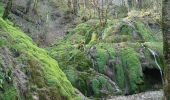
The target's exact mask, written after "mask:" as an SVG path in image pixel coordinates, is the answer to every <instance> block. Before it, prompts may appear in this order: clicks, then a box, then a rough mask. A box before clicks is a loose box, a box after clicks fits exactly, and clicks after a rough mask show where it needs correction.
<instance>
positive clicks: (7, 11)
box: [2, 0, 12, 19]
mask: <svg viewBox="0 0 170 100" xmlns="http://www.w3.org/2000/svg"><path fill="white" fill-rule="evenodd" d="M11 9H12V0H8V2H7V5H6V7H5V11H4V14H3V16H2V18H3V19H6V18H7V17H8V15H9V14H10V11H11Z"/></svg>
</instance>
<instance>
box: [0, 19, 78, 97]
mask: <svg viewBox="0 0 170 100" xmlns="http://www.w3.org/2000/svg"><path fill="white" fill-rule="evenodd" d="M12 25H13V24H12V23H10V22H9V21H4V20H3V19H2V18H0V99H1V100H18V99H21V100H28V99H30V100H44V99H45V100H76V99H80V98H79V97H78V95H77V94H76V93H75V89H74V88H73V86H72V85H71V83H70V82H69V81H68V79H67V78H66V75H65V74H64V73H63V72H62V70H61V69H60V68H59V66H58V63H57V61H55V60H54V59H52V58H51V57H50V56H49V55H48V54H47V52H46V51H45V50H44V49H41V48H39V47H37V45H36V44H35V43H33V42H32V39H31V38H30V37H28V36H27V35H25V34H24V33H23V32H22V31H20V30H19V29H18V28H14V27H13V26H12Z"/></svg>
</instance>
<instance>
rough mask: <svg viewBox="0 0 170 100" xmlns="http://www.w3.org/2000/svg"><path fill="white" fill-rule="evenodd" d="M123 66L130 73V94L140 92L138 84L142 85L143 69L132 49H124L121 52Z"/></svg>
mask: <svg viewBox="0 0 170 100" xmlns="http://www.w3.org/2000/svg"><path fill="white" fill-rule="evenodd" d="M121 56H122V59H123V61H122V62H123V66H124V68H125V70H126V69H127V71H128V76H127V77H128V78H129V81H130V84H129V85H130V88H131V89H130V92H134V91H137V90H138V84H141V83H142V79H141V77H142V75H143V74H142V67H141V64H140V61H139V57H138V54H137V53H136V52H135V51H134V49H132V48H124V49H123V50H122V52H121Z"/></svg>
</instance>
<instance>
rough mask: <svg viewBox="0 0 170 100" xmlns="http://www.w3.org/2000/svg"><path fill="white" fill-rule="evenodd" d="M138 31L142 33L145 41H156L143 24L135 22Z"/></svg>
mask: <svg viewBox="0 0 170 100" xmlns="http://www.w3.org/2000/svg"><path fill="white" fill-rule="evenodd" d="M135 26H136V30H137V31H138V32H139V33H140V35H141V36H142V38H143V39H144V41H145V42H146V41H155V37H154V35H153V34H152V32H151V30H150V29H149V28H148V26H147V25H145V24H144V23H143V22H140V21H136V22H135Z"/></svg>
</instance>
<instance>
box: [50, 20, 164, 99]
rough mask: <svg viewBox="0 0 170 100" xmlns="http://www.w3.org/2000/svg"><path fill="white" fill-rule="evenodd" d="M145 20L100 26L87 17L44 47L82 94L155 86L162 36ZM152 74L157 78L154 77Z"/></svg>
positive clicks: (127, 91) (98, 94) (125, 91)
mask: <svg viewBox="0 0 170 100" xmlns="http://www.w3.org/2000/svg"><path fill="white" fill-rule="evenodd" d="M148 20H149V21H145V20H143V18H141V17H127V18H124V19H116V20H108V21H107V24H106V25H105V26H104V27H102V26H100V24H99V21H96V20H89V21H87V22H85V23H82V24H80V25H78V26H77V27H76V28H74V29H73V30H71V31H70V32H69V34H68V35H67V36H66V37H65V38H63V39H61V40H59V41H57V42H56V44H55V45H52V46H51V47H50V48H48V51H49V53H50V54H51V56H52V57H53V58H55V59H56V60H57V61H59V65H60V66H61V68H62V69H63V71H64V72H65V73H66V75H67V76H68V79H69V80H70V81H71V83H72V84H73V85H74V86H75V87H76V88H77V89H79V90H80V91H81V92H82V93H83V94H84V95H86V96H89V97H91V96H93V97H96V98H101V97H108V96H109V95H117V94H125V95H128V94H133V93H138V92H142V91H145V90H148V89H158V88H159V87H160V86H161V73H160V72H162V68H163V67H162V66H163V54H162V47H161V46H162V39H161V35H158V34H159V33H155V31H154V30H155V29H152V27H150V24H149V23H150V22H152V21H151V20H152V19H148ZM157 30H159V28H158V29H157ZM150 50H152V51H153V52H154V55H153V52H151V51H150ZM158 65H159V66H160V67H161V70H160V68H159V66H158ZM148 72H149V73H154V74H149V73H148ZM154 75H158V76H159V79H157V80H155V79H154V77H155V76H154ZM148 77H150V78H148ZM153 82H155V83H154V85H153ZM151 85H152V87H150V86H151Z"/></svg>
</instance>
